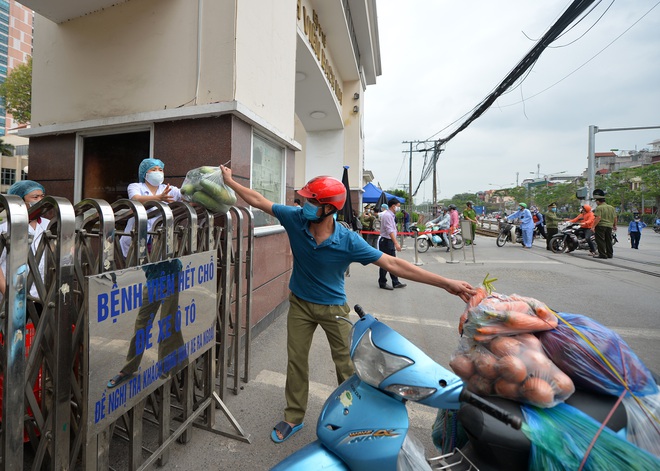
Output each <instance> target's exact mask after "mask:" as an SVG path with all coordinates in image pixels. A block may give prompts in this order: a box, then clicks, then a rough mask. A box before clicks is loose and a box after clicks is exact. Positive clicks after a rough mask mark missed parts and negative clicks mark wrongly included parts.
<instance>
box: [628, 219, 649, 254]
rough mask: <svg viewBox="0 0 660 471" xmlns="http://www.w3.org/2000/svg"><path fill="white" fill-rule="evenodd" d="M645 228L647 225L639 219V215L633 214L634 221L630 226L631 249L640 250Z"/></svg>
mask: <svg viewBox="0 0 660 471" xmlns="http://www.w3.org/2000/svg"><path fill="white" fill-rule="evenodd" d="M645 227H646V223H645V222H644V221H642V219H641V218H640V217H639V213H633V220H632V221H630V224H628V237H630V248H631V249H639V239H641V238H642V229H644V228H645Z"/></svg>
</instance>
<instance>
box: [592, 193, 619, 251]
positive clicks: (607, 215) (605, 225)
mask: <svg viewBox="0 0 660 471" xmlns="http://www.w3.org/2000/svg"><path fill="white" fill-rule="evenodd" d="M593 198H594V199H595V200H596V209H595V210H594V216H595V221H594V227H595V231H594V232H595V233H596V245H597V246H598V254H597V255H594V257H595V258H612V257H614V248H613V247H612V232H616V223H617V217H616V210H615V209H614V207H613V206H610V205H609V204H607V203H606V202H605V192H604V191H603V190H599V189H596V190H594V193H593Z"/></svg>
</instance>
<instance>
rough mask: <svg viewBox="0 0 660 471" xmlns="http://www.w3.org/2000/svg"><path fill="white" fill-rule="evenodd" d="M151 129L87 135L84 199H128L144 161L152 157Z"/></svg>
mask: <svg viewBox="0 0 660 471" xmlns="http://www.w3.org/2000/svg"><path fill="white" fill-rule="evenodd" d="M150 135H151V133H150V131H137V132H129V133H123V134H108V135H103V136H88V137H84V138H83V172H82V198H99V199H102V200H106V201H108V202H110V203H112V202H114V201H117V200H118V199H120V198H127V197H128V195H127V192H126V188H127V187H128V185H129V184H130V183H134V182H137V181H138V167H139V165H140V162H141V161H142V160H143V159H145V158H147V157H149V146H150Z"/></svg>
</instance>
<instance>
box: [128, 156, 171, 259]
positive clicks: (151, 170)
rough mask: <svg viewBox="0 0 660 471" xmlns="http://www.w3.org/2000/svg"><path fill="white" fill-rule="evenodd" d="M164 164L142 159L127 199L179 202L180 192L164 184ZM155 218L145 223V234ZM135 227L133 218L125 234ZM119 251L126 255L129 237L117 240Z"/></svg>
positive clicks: (129, 187)
mask: <svg viewBox="0 0 660 471" xmlns="http://www.w3.org/2000/svg"><path fill="white" fill-rule="evenodd" d="M164 181H165V164H164V163H163V161H162V160H160V159H144V160H143V161H142V162H140V166H139V167H138V182H137V183H131V184H130V185H128V198H129V199H131V200H134V201H138V202H140V203H146V202H147V201H160V202H162V203H166V204H167V203H172V202H173V201H181V191H180V190H179V189H178V188H177V187H175V186H171V185H170V184H169V183H168V184H165V183H164ZM154 220H155V218H150V219H149V221H148V222H147V232H148V231H151V228H152V226H153V224H154ZM134 225H135V220H134V219H133V218H131V219H129V220H128V222H127V223H126V228H125V229H124V230H125V232H130V231H131V230H132V229H133V227H134ZM119 245H120V246H121V251H122V253H123V254H124V257H126V256H127V255H128V249H129V247H130V246H131V237H130V236H123V237H122V238H121V239H120V240H119Z"/></svg>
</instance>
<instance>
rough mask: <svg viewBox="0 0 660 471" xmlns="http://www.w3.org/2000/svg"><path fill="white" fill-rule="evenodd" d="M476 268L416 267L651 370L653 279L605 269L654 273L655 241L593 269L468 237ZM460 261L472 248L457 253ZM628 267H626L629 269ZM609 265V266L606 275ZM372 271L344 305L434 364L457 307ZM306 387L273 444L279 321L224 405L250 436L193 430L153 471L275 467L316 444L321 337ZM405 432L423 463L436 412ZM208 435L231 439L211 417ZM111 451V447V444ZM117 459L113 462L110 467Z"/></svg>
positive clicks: (427, 261)
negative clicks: (549, 315) (484, 287)
mask: <svg viewBox="0 0 660 471" xmlns="http://www.w3.org/2000/svg"><path fill="white" fill-rule="evenodd" d="M476 242H477V245H476V246H475V247H474V253H475V258H476V263H465V262H464V261H463V252H462V251H457V253H455V259H456V260H460V262H459V263H456V264H450V263H446V262H447V261H448V260H449V254H448V253H446V252H445V250H444V249H435V248H431V249H430V250H429V251H428V252H427V253H425V254H422V255H420V257H419V260H420V261H421V262H422V263H423V265H422V267H423V268H424V269H427V270H429V271H432V272H435V273H439V274H442V275H443V276H447V277H450V278H455V279H464V280H466V281H469V282H470V283H472V284H475V285H476V284H479V283H480V282H481V280H483V278H484V277H485V276H486V274H490V276H493V277H496V278H498V281H496V282H495V288H496V290H497V291H499V292H502V293H508V294H510V293H514V292H516V293H520V294H524V295H528V296H532V297H535V298H537V299H539V300H542V301H544V302H546V303H547V304H548V305H550V307H552V308H554V309H557V310H559V311H564V312H574V313H579V314H585V315H588V316H590V317H593V318H594V319H596V320H598V321H599V322H601V323H603V324H605V325H607V326H609V327H611V328H613V329H615V330H617V331H618V332H619V333H621V335H622V336H623V337H624V339H625V340H626V341H627V342H628V343H629V344H630V345H631V347H632V348H633V349H634V350H635V351H636V353H637V354H638V355H639V356H640V358H642V360H643V361H644V362H645V363H646V364H647V366H648V367H649V368H652V369H654V370H656V371H660V356H659V355H658V347H657V345H659V343H658V340H660V319H659V318H658V315H657V306H658V303H659V302H660V294H659V292H660V290H658V286H659V283H658V278H657V276H651V275H648V274H643V273H638V272H630V271H628V270H625V269H623V268H620V267H618V266H615V265H614V264H618V265H624V264H626V263H633V262H647V263H655V264H656V265H655V266H654V265H646V266H647V267H648V268H649V269H650V270H655V272H657V273H659V274H660V235H659V234H655V233H653V231H652V230H651V231H644V234H643V236H642V240H641V243H640V247H641V248H640V250H632V249H630V246H629V244H627V241H626V237H625V233H623V232H621V233H620V236H619V244H618V245H617V246H615V258H614V259H612V260H603V261H595V260H593V259H592V258H591V257H588V255H587V254H586V253H585V254H581V253H580V252H578V253H576V254H553V253H551V252H548V251H546V250H545V245H544V243H543V245H542V246H541V241H539V240H536V241H535V246H534V247H533V249H532V250H523V249H522V248H521V247H519V246H514V245H509V244H507V245H506V246H504V247H502V248H498V247H497V246H496V245H495V239H494V238H487V237H477V239H476ZM405 246H406V247H407V248H405V249H404V250H403V251H402V252H401V253H400V254H399V256H401V257H402V258H404V259H406V260H409V261H413V259H414V249H413V245H412V239H407V240H406V243H405ZM464 250H465V251H466V252H465V255H466V258H467V261H468V262H471V261H472V248H471V247H470V246H468V247H466V248H465V249H464ZM628 260H631V262H629V261H628ZM608 265H609V266H608ZM377 277H378V268H377V267H375V266H367V267H363V266H362V265H359V264H353V265H352V266H351V270H350V277H348V278H347V279H346V290H347V295H348V302H349V304H350V305H351V306H353V305H355V304H360V305H362V306H363V308H364V309H365V310H366V311H367V312H369V313H372V314H374V315H376V316H377V317H378V318H379V319H380V320H382V321H384V322H387V323H388V324H389V325H390V326H391V327H393V328H395V329H397V330H398V331H399V332H401V333H402V334H403V335H405V336H406V337H407V338H409V339H410V340H411V341H413V342H414V343H415V344H416V345H417V346H418V347H419V348H421V349H422V350H424V351H425V352H426V353H427V354H429V355H430V356H431V357H432V358H434V359H435V360H436V361H438V362H439V363H441V364H443V365H447V364H448V361H449V358H450V355H451V353H452V352H453V350H454V349H455V347H456V345H457V343H458V334H457V331H456V326H457V321H458V317H459V316H460V314H461V312H462V311H463V308H464V303H463V302H462V301H461V300H460V299H459V298H457V297H455V296H451V295H449V294H447V293H446V292H445V291H443V290H441V289H437V288H433V287H430V286H426V285H420V284H418V283H408V287H406V288H404V289H401V290H394V291H386V290H381V289H379V288H378V284H377ZM310 371H311V385H310V398H309V407H308V412H307V416H306V420H305V427H304V428H303V430H301V431H300V432H299V433H297V434H296V435H294V436H293V437H292V438H291V439H290V440H288V441H286V442H284V443H282V444H274V443H273V442H272V441H271V440H270V431H271V429H272V427H273V426H274V425H275V424H276V423H277V422H278V421H280V420H282V418H283V409H284V406H285V402H284V381H285V372H286V319H285V316H281V317H280V318H279V319H277V320H276V321H275V322H274V323H273V324H272V325H271V326H269V327H268V329H267V330H266V331H265V332H263V333H262V334H260V335H259V336H258V337H257V338H255V339H254V340H253V344H252V364H251V372H252V376H251V378H250V382H249V383H247V384H245V385H244V387H243V389H242V390H241V391H240V393H239V395H238V396H234V395H233V394H231V393H228V394H227V397H226V401H225V402H226V405H227V407H228V409H229V410H230V411H231V413H232V414H233V415H234V417H235V418H236V420H237V422H238V423H239V424H240V425H241V427H242V428H243V429H244V430H245V432H246V433H248V434H250V438H251V443H250V444H246V443H242V442H239V441H236V440H232V439H229V438H225V437H222V436H218V435H215V434H211V433H208V432H204V431H202V430H199V429H194V431H193V437H192V440H191V442H190V443H189V444H187V445H181V444H179V443H177V444H175V445H173V447H172V448H171V453H170V460H169V463H168V464H167V465H166V466H165V467H163V468H162V469H168V470H169V469H177V470H191V471H192V470H199V469H209V470H267V469H270V467H272V466H273V465H275V464H276V463H278V462H279V461H281V460H282V459H283V458H285V457H286V456H288V455H289V454H291V453H293V452H294V451H296V450H298V449H300V448H301V447H303V446H304V445H306V444H307V443H309V442H311V441H313V440H315V427H316V420H317V418H318V416H319V413H320V410H321V408H322V406H323V403H324V401H325V399H326V398H327V396H328V395H329V394H330V393H331V392H332V391H333V390H334V388H335V386H336V379H335V372H334V366H333V364H332V361H331V359H330V350H329V348H328V345H327V340H326V339H325V336H324V334H323V331H322V330H321V329H319V330H318V331H317V333H316V335H315V338H314V342H313V345H312V351H311V354H310ZM410 410H411V425H412V426H411V430H412V432H413V433H414V435H415V436H416V437H417V438H419V439H421V440H422V442H423V443H424V444H425V445H426V448H427V456H432V455H433V454H434V453H435V450H432V449H431V442H430V427H431V425H432V422H433V419H434V417H435V410H433V409H430V408H428V407H425V406H419V405H416V404H412V405H411V407H410ZM217 427H220V428H222V429H223V430H225V431H227V432H233V430H231V428H230V427H229V424H228V422H227V420H226V419H225V417H224V415H223V414H222V412H221V411H220V410H218V412H217ZM113 447H114V448H117V447H115V442H113ZM112 459H113V461H111V463H112V464H113V466H115V467H116V468H118V469H122V466H121V461H122V459H125V456H122V455H121V452H120V450H118V452H117V454H116V456H115V453H113V457H112ZM115 460H116V461H115ZM154 469H157V468H154Z"/></svg>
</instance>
